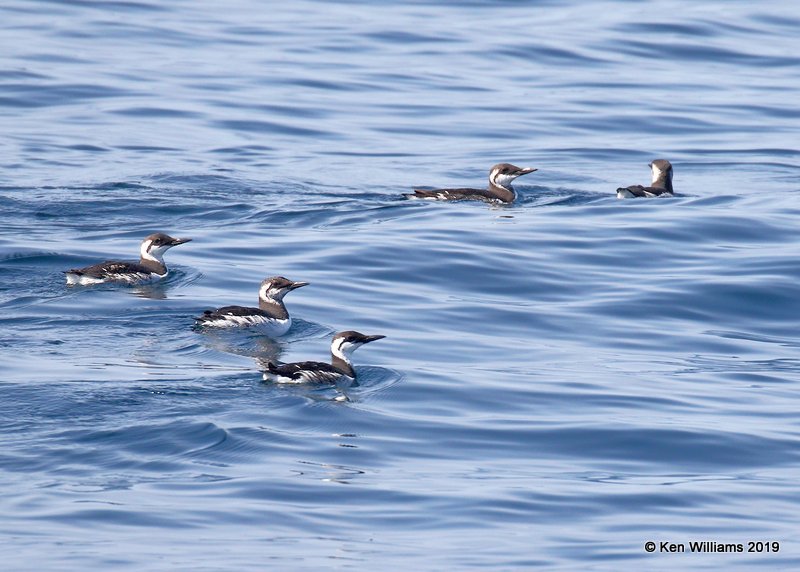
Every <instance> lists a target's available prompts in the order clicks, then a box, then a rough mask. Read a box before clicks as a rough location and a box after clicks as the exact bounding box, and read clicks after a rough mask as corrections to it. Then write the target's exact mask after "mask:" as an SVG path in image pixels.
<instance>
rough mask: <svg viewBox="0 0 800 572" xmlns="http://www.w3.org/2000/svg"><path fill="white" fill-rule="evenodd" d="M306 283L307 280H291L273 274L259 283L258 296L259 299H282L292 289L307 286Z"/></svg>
mask: <svg viewBox="0 0 800 572" xmlns="http://www.w3.org/2000/svg"><path fill="white" fill-rule="evenodd" d="M308 284H309V283H308V282H293V281H292V280H289V279H288V278H284V277H283V276H273V277H272V278H267V279H266V280H264V281H263V282H262V283H261V288H259V290H258V297H259V298H260V299H261V300H283V297H284V296H286V294H288V293H289V292H291V291H292V290H295V289H297V288H302V287H303V286H308Z"/></svg>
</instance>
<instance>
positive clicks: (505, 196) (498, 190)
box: [489, 181, 517, 203]
mask: <svg viewBox="0 0 800 572" xmlns="http://www.w3.org/2000/svg"><path fill="white" fill-rule="evenodd" d="M489 192H491V193H492V194H493V195H495V196H496V197H497V198H498V199H500V200H501V201H504V202H507V203H513V202H514V199H516V198H517V193H516V192H514V187H512V186H511V183H509V184H508V186H505V187H504V186H503V185H499V184H497V183H495V182H494V181H489Z"/></svg>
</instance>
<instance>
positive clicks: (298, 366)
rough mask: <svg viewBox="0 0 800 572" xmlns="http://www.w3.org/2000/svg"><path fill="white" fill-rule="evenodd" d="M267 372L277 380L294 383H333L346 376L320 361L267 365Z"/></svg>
mask: <svg viewBox="0 0 800 572" xmlns="http://www.w3.org/2000/svg"><path fill="white" fill-rule="evenodd" d="M267 371H268V372H269V373H270V374H272V375H273V376H275V377H276V378H283V379H285V380H289V381H290V382H293V383H333V382H335V381H337V380H338V379H339V378H340V377H342V376H343V375H344V373H342V372H341V371H340V370H338V369H337V368H335V367H333V366H332V365H331V364H329V363H324V362H319V361H301V362H295V363H285V364H283V365H275V364H274V363H272V362H270V363H269V364H267Z"/></svg>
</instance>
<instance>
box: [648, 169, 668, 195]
mask: <svg viewBox="0 0 800 572" xmlns="http://www.w3.org/2000/svg"><path fill="white" fill-rule="evenodd" d="M650 186H652V187H658V188H659V189H667V190H668V191H669V192H670V193H671V192H672V177H670V176H669V173H665V172H663V171H662V172H660V173H659V174H658V176H657V177H654V178H653V183H652V185H650Z"/></svg>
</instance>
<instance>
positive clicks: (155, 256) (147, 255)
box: [139, 240, 172, 264]
mask: <svg viewBox="0 0 800 572" xmlns="http://www.w3.org/2000/svg"><path fill="white" fill-rule="evenodd" d="M152 244H153V241H152V240H145V241H144V242H143V243H142V247H141V249H140V251H139V252H140V254H141V255H142V258H144V259H145V260H152V261H154V262H158V263H160V264H164V253H165V252H166V251H167V250H169V249H170V248H172V246H171V245H169V244H165V245H162V246H156V247H153V248H150V246H151V245H152Z"/></svg>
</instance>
